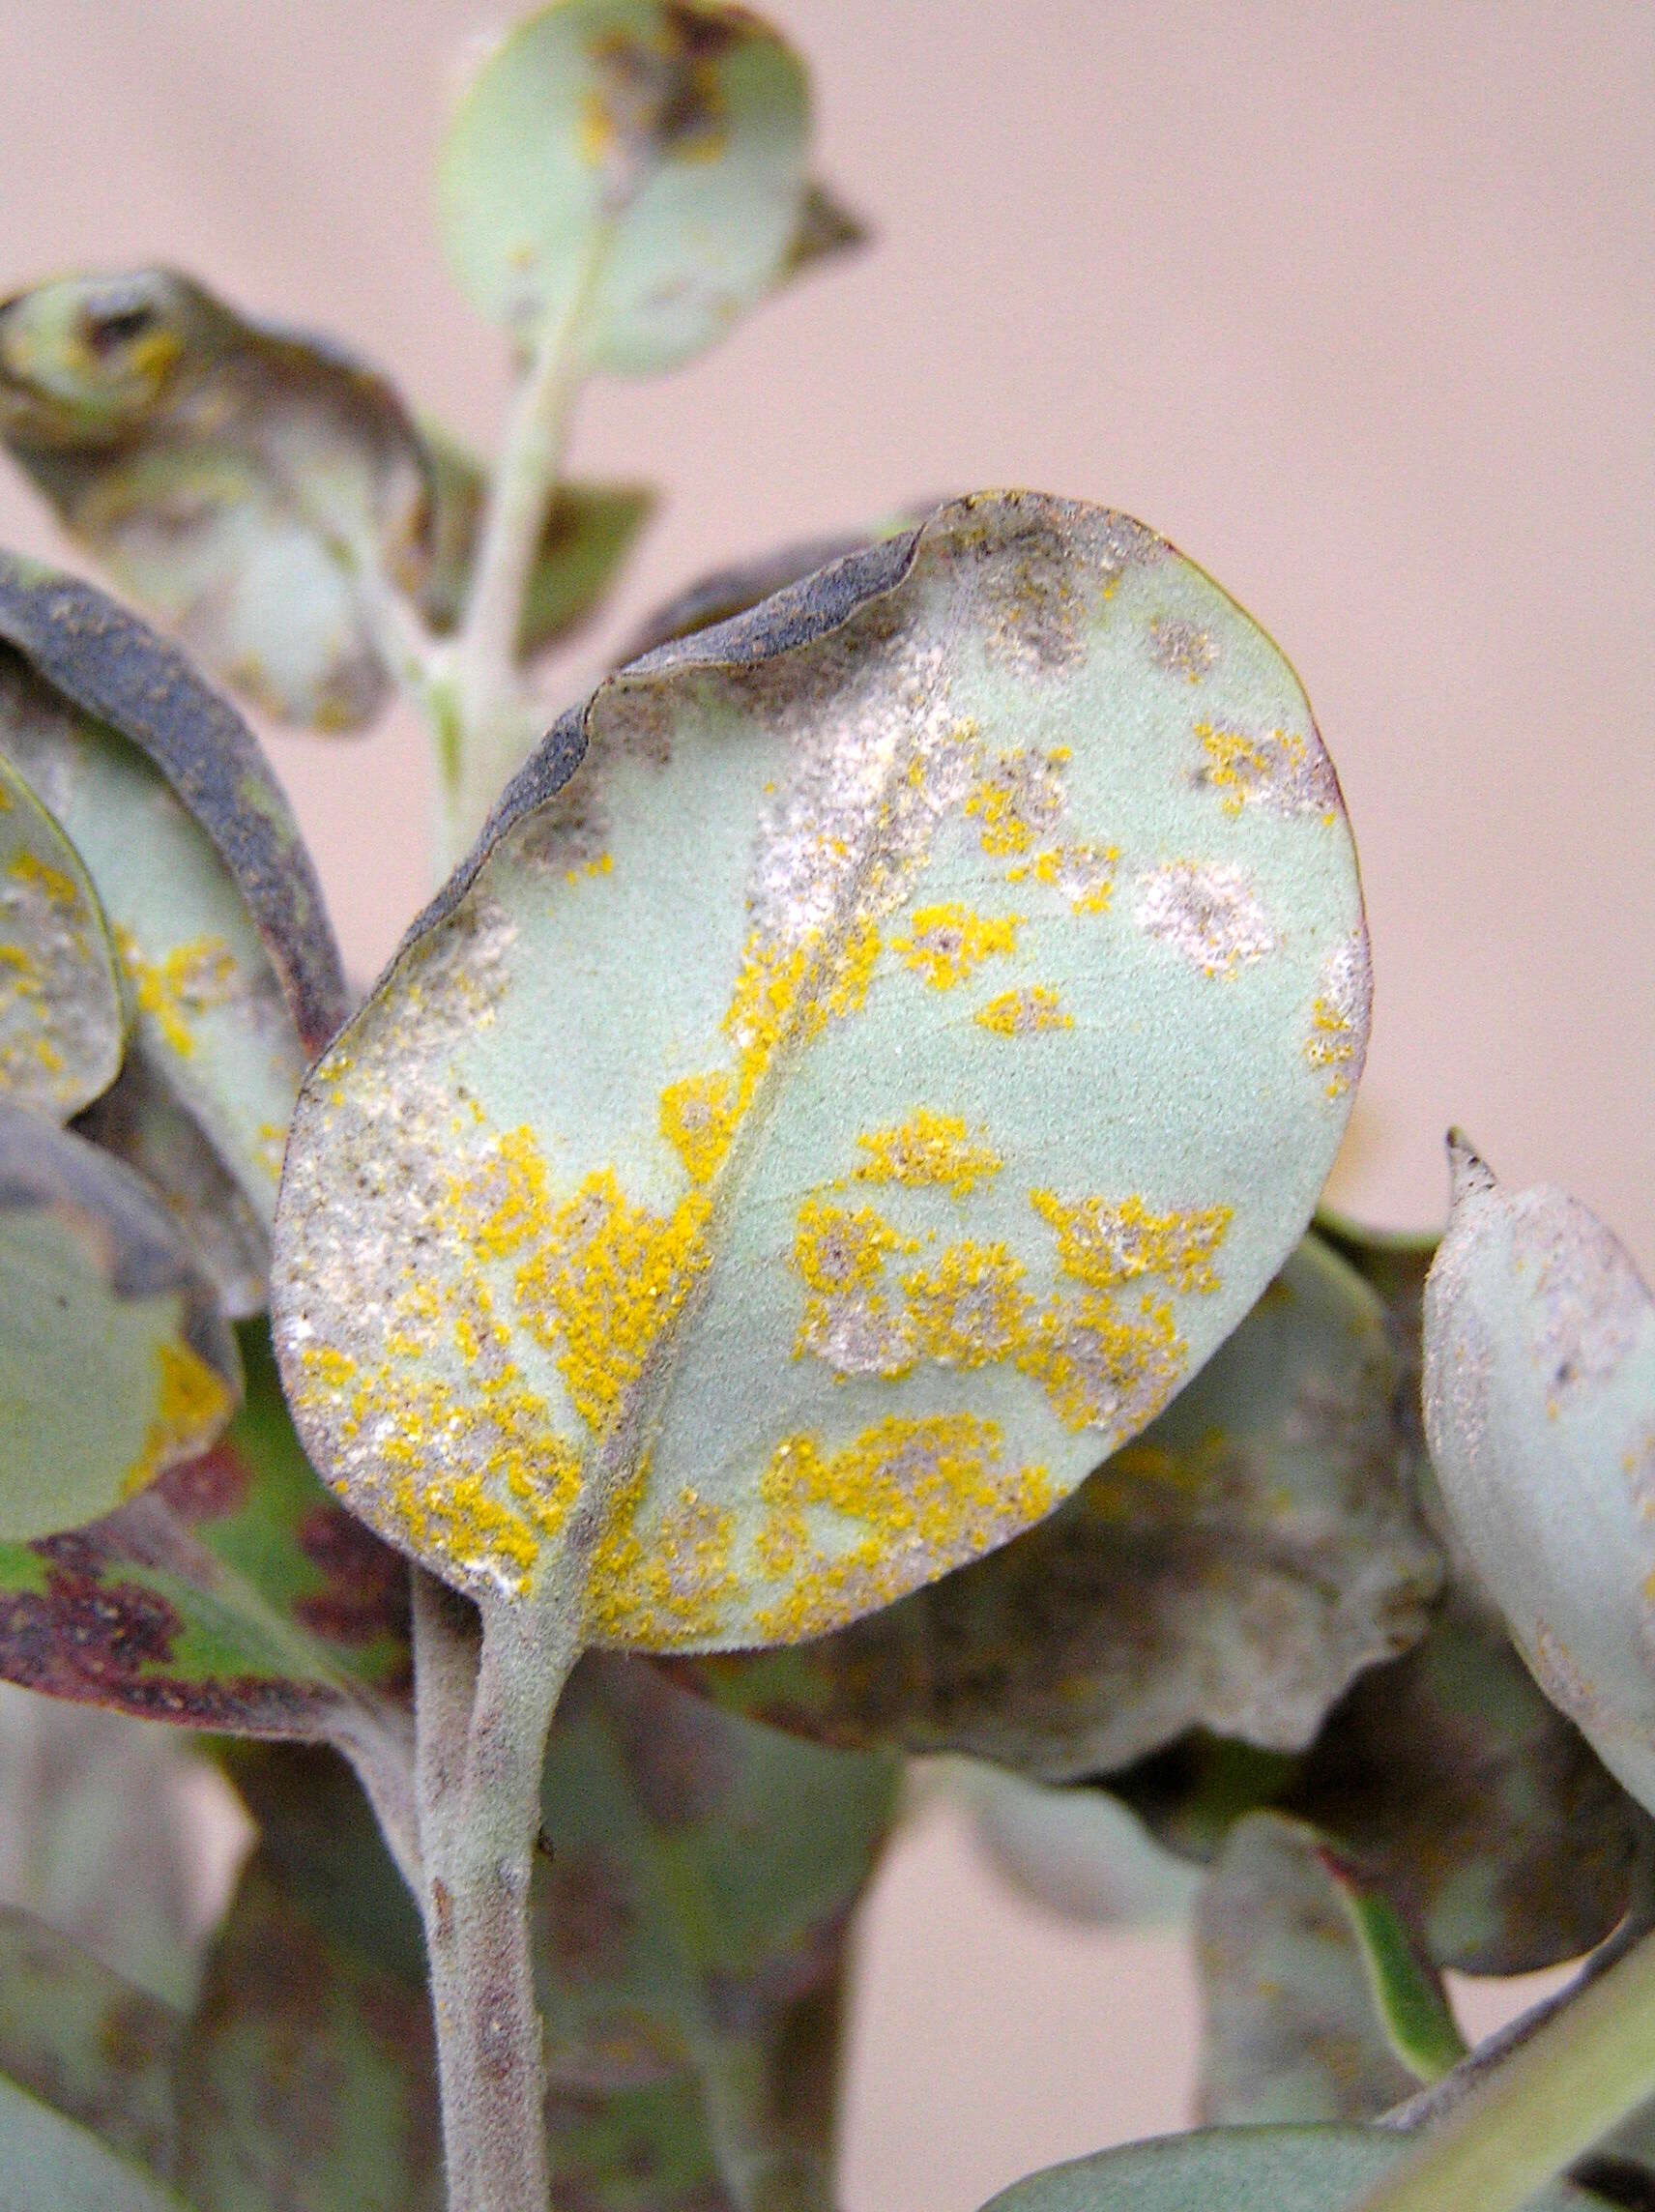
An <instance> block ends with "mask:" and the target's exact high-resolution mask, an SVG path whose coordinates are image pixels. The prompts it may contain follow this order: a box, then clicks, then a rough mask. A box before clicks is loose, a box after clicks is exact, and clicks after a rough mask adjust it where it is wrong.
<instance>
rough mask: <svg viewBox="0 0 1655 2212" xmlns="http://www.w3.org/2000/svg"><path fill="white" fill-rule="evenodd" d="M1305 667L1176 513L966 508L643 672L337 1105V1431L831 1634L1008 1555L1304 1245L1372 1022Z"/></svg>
mask: <svg viewBox="0 0 1655 2212" xmlns="http://www.w3.org/2000/svg"><path fill="white" fill-rule="evenodd" d="M1367 977H1368V955H1367V941H1366V936H1365V932H1364V929H1363V922H1362V910H1361V898H1360V893H1359V889H1358V887H1357V881H1356V869H1355V859H1354V854H1353V852H1352V850H1351V845H1350V833H1349V830H1348V829H1347V826H1346V823H1345V818H1344V812H1343V808H1342V806H1341V803H1340V798H1339V790H1338V785H1337V782H1336V781H1335V778H1334V775H1333V771H1332V767H1331V765H1330V763H1329V762H1328V759H1327V756H1326V754H1325V753H1324V752H1323V750H1322V748H1321V741H1320V739H1319V738H1318V736H1317V734H1316V730H1315V726H1314V724H1313V722H1312V720H1311V717H1310V711H1309V708H1308V707H1307V705H1306V703H1305V700H1304V696H1303V693H1302V692H1301V691H1300V689H1299V687H1298V684H1297V683H1296V681H1295V679H1294V677H1293V675H1292V670H1291V669H1290V668H1289V667H1288V666H1287V664H1286V662H1285V661H1284V660H1283V659H1282V657H1281V655H1279V654H1278V653H1277V651H1276V650H1275V648H1274V646H1272V645H1271V643H1270V642H1269V640H1268V639H1267V638H1265V637H1264V636H1263V633H1262V632H1261V631H1260V630H1259V629H1258V628H1257V627H1256V626H1254V625H1253V624H1252V623H1251V622H1250V621H1249V620H1248V619H1247V617H1246V616H1245V615H1244V614H1242V613H1241V611H1240V610H1239V609H1238V608H1237V607H1236V606H1235V605H1234V602H1233V601H1231V600H1230V599H1228V598H1227V597H1225V596H1224V594H1223V593H1222V592H1221V591H1220V590H1219V589H1218V588H1217V586H1216V585H1214V584H1213V583H1212V582H1211V581H1210V580H1209V579H1208V578H1207V577H1206V576H1205V575H1204V574H1203V573H1202V572H1201V571H1200V570H1199V569H1198V568H1194V567H1192V566H1191V564H1189V563H1188V562H1186V561H1184V560H1182V559H1181V558H1180V557H1179V556H1178V555H1177V554H1176V553H1175V552H1174V551H1173V549H1172V548H1171V547H1170V546H1168V545H1167V544H1166V543H1165V542H1164V541H1163V540H1162V539H1160V538H1156V537H1155V536H1154V535H1153V534H1152V533H1151V532H1149V531H1147V530H1146V529H1145V528H1144V527H1143V526H1142V525H1141V524H1139V523H1136V522H1133V521H1131V520H1129V519H1128V518H1127V517H1125V516H1122V515H1118V514H1114V513H1111V512H1109V511H1107V510H1105V509H1098V508H1090V507H1086V506H1082V505H1079V504H1074V503H1068V502H1063V501H1060V500H1054V499H1047V498H1043V497H1040V496H1036V495H1033V494H1003V495H993V496H985V497H983V498H980V499H975V500H966V501H962V502H960V503H958V504H956V505H954V506H952V507H949V508H945V509H943V510H941V512H940V513H939V514H938V515H937V516H936V517H935V518H934V519H933V520H932V521H931V522H930V523H928V524H927V525H926V526H925V527H924V528H923V529H921V530H918V531H915V532H909V533H907V534H905V535H904V536H902V537H901V538H893V539H891V540H890V541H888V542H887V543H885V544H882V545H879V546H876V547H874V548H871V549H870V550H869V551H867V552H865V553H863V554H859V555H857V556H854V557H852V558H851V559H850V560H848V561H846V562H843V563H841V564H839V565H838V566H837V567H834V568H828V569H827V570H824V571H823V572H822V573H820V574H819V575H817V576H815V577H814V578H811V579H809V580H807V581H806V582H804V583H802V584H800V585H798V587H796V588H795V589H794V590H792V591H791V592H784V593H782V594H780V595H779V596H778V597H775V598H772V599H770V600H769V601H767V602H766V603H765V605H764V606H762V607H760V608H758V609H757V610H755V611H754V612H753V613H752V614H751V615H749V616H746V617H742V618H740V619H739V620H737V621H735V622H733V623H730V624H728V625H725V626H722V627H720V628H716V629H713V630H711V631H706V632H703V633H700V634H699V635H697V636H696V637H693V638H690V639H688V640H685V641H683V642H682V643H681V644H679V645H675V646H671V647H667V648H665V649H663V650H662V651H661V652H660V653H658V654H656V655H652V656H650V657H648V658H646V659H644V660H642V661H639V662H637V663H635V664H633V665H632V666H631V667H630V668H628V669H625V670H623V671H622V672H620V673H619V674H617V675H615V676H613V677H611V678H609V679H608V681H607V682H606V683H604V684H602V685H601V686H600V687H599V688H598V690H597V691H596V692H595V694H594V695H593V697H592V699H591V700H590V701H589V702H588V703H587V705H586V707H585V708H584V709H582V710H579V711H577V712H575V713H572V714H571V715H569V716H567V717H566V718H565V720H564V721H563V722H562V723H561V724H560V725H559V726H558V728H557V729H556V730H555V731H554V732H553V734H552V736H551V737H550V738H549V739H548V741H547V742H546V744H545V746H544V747H543V748H542V750H541V752H540V753H539V755H537V758H536V759H535V760H534V761H533V762H532V763H531V764H530V765H529V767H528V768H527V769H526V770H525V771H523V773H522V774H521V775H520V776H519V778H518V779H517V781H516V782H515V783H514V784H513V786H512V787H511V789H510V790H509V792H508V794H507V796H506V798H505V800H503V801H502V804H501V806H500V808H499V809H498V810H497V812H496V815H495V817H494V820H493V821H492V823H491V824H490V826H489V828H488V829H487V830H486V831H485V833H484V836H483V839H482V842H481V843H480V845H479V848H478V850H477V852H476V853H475V854H474V855H473V856H472V858H471V859H470V860H469V861H468V862H467V863H466V864H465V865H464V866H463V867H462V868H461V869H460V871H459V872H458V873H457V874H456V875H455V877H454V878H453V879H452V881H451V882H450V885H449V886H448V887H447V888H446V889H445V890H444V892H443V893H442V894H441V895H440V897H439V898H438V899H437V901H436V902H435V903H434V904H433V906H432V907H431V909H430V910H429V912H428V913H427V914H426V915H425V916H424V917H422V918H421V921H420V922H419V923H418V924H417V925H416V927H415V929H414V930H413V931H412V932H411V934H410V936H409V938H408V940H407V941H406V943H405V944H404V946H403V947H402V950H401V951H400V953H399V954H398V956H397V958H396V960H395V961H394V962H393V964H392V968H391V969H390V971H389V972H388V973H387V975H386V976H385V977H384V978H383V979H382V981H381V982H380V984H379V986H378V987H377V989H376V990H375V992H374V994H373V996H372V998H371V1000H370V1002H369V1004H368V1005H367V1006H366V1007H365V1008H364V1009H363V1012H362V1013H361V1014H360V1016H359V1017H358V1018H357V1019H356V1020H355V1021H354V1022H353V1023H352V1024H351V1025H350V1026H349V1027H348V1028H347V1029H346V1030H345V1031H344V1032H343V1033H341V1035H340V1037H339V1038H338V1039H337V1040H336V1042H335V1044H334V1047H333V1048H332V1050H331V1051H330V1052H329V1053H327V1054H326V1055H325V1056H324V1057H323V1059H322V1060H321V1062H319V1063H318V1065H317V1066H316V1068H315V1069H314V1070H313V1071H312V1073H311V1075H310V1077H309V1078H308V1079H307V1082H306V1085H305V1094H304V1096H303V1098H302V1101H301V1106H300V1110H299V1114H298V1117H297V1119H296V1121H295V1128H294V1135H293V1139H292V1141H291V1144H290V1146H289V1151H288V1165H287V1170H286V1175H285V1179H284V1186H283V1198H282V1206H281V1211H280V1215H279V1217H278V1231H277V1240H276V1269H275V1282H276V1305H275V1311H276V1327H277V1336H278V1343H279V1347H280V1353H281V1358H282V1362H283V1370H284V1375H285V1379H286V1382H287V1384H288V1388H289V1392H290V1395H291V1397H292V1398H293V1400H294V1403H295V1406H296V1408H297V1418H298V1420H299V1423H300V1427H301V1431H302V1433H303V1435H304V1437H305V1442H306V1445H307V1448H308V1449H309V1451H310V1453H311V1456H312V1457H313V1459H314V1460H315V1462H316V1464H317V1466H318V1467H319V1468H320V1469H321V1470H323V1472H324V1473H325V1474H326V1475H327V1476H328V1478H329V1479H330V1480H332V1481H333V1483H334V1485H335V1486H336V1487H337V1488H338V1489H339V1490H340V1492H341V1493H342V1494H343V1495H344V1496H345V1497H346V1498H347V1499H348V1500H349V1501H350V1503H351V1504H352V1506H353V1508H354V1509H355V1510H356V1511H358V1512H359V1513H361V1514H362V1515H363V1517H364V1518H366V1519H368V1520H369V1521H370V1522H371V1523H372V1524H373V1525H374V1526H375V1527H376V1528H379V1529H380V1530H381V1531H382V1532H383V1533H385V1534H387V1535H388V1536H390V1537H391V1538H392V1541H394V1542H396V1543H398V1544H400V1545H402V1546H403V1547H404V1548H405V1549H407V1550H409V1551H410V1552H412V1553H414V1554H415V1555H416V1556H417V1557H421V1558H424V1559H426V1560H427V1561H429V1562H430V1563H431V1565H432V1566H433V1567H434V1568H435V1570H436V1571H437V1572H438V1573H440V1574H442V1575H444V1576H445V1577H447V1578H448V1579H450V1581H452V1582H453V1583H455V1584H456V1585H457V1586H460V1587H463V1588H465V1589H468V1590H471V1591H474V1592H476V1593H478V1594H479V1595H485V1594H486V1595H490V1596H494V1597H498V1598H502V1599H504V1600H507V1601H515V1600H517V1599H532V1598H533V1596H534V1592H535V1589H536V1587H537V1583H538V1582H539V1580H540V1577H541V1574H542V1570H544V1569H547V1568H550V1567H552V1566H555V1567H556V1569H557V1572H558V1574H559V1576H560V1577H562V1578H564V1582H565V1586H568V1578H570V1577H571V1576H572V1577H573V1578H574V1582H575V1584H576V1585H577V1586H578V1590H579V1595H578V1599H577V1600H576V1601H575V1602H577V1603H578V1604H579V1606H580V1608H581V1610H582V1615H583V1618H582V1621H581V1632H582V1633H583V1634H584V1635H585V1637H586V1638H587V1639H588V1640H589V1641H591V1642H595V1643H600V1644H616V1645H630V1646H636V1647H642V1648H648V1649H669V1648H680V1649H708V1648H717V1647H723V1646H729V1645H742V1644H759V1643H778V1642H780V1643H785V1642H791V1641H794V1640H797V1639H799V1638H802V1637H808V1636H812V1635H816V1634H819V1633H821V1632H822V1631H824V1630H826V1629H829V1628H833V1627H836V1626H838V1625H840V1624H842V1623H843V1622H845V1621H847V1620H849V1619H852V1618H855V1617H856V1616H857V1615H859V1614H861V1613H863V1612H866V1611H869V1610H871V1609H874V1608H878V1607H881V1606H885V1605H887V1604H889V1603H890V1602H891V1600H892V1599H894V1598H896V1597H899V1596H901V1595H902V1594H903V1593H904V1592H905V1591H906V1590H909V1589H913V1588H915V1587H916V1586H919V1585H920V1584H923V1583H926V1582H929V1581H932V1580H933V1579H935V1578H936V1577H937V1576H939V1575H941V1574H943V1573H944V1572H946V1571H947V1569H949V1568H950V1567H954V1566H958V1565H961V1564H963V1563H964V1562H965V1561H966V1560H967V1559H970V1558H973V1557H976V1556H977V1555H978V1554H980V1553H982V1552H984V1551H987V1550H989V1549H991V1548H992V1547H994V1546H996V1545H998V1544H1001V1543H1003V1542H1004V1541H1005V1539H1006V1538H1007V1537H1009V1536H1011V1535H1014V1534H1015V1533H1016V1532H1017V1531H1018V1530H1019V1529H1020V1528H1024V1527H1026V1526H1027V1525H1028V1524H1029V1523H1031V1522H1032V1521H1034V1520H1037V1519H1038V1518H1040V1517H1041V1516H1042V1515H1043V1514H1045V1513H1046V1512H1048V1511H1050V1510H1051V1508H1052V1507H1053V1506H1055V1505H1056V1504H1057V1503H1058V1502H1059V1501H1060V1499H1062V1498H1063V1497H1065V1496H1066V1495H1067V1494H1068V1493H1069V1492H1070V1491H1071V1490H1073V1489H1074V1488H1075V1486H1076V1485H1077V1484H1078V1483H1079V1482H1080V1481H1081V1479H1082V1478H1083V1476H1085V1475H1086V1474H1087V1473H1089V1471H1090V1470H1091V1469H1092V1468H1094V1467H1095V1466H1096V1465H1097V1464H1098V1462H1099V1460H1100V1459H1102V1458H1103V1457H1104V1456H1105V1455H1107V1454H1108V1453H1109V1452H1110V1451H1111V1450H1113V1449H1114V1448H1115V1447H1116V1446H1117V1445H1118V1444H1120V1443H1123V1442H1124V1441H1127V1440H1128V1439H1129V1438H1131V1437H1133V1436H1135V1435H1136V1434H1137V1433H1138V1432H1139V1431H1140V1430H1141V1429H1143V1427H1144V1426H1145V1425H1146V1423H1147V1422H1148V1421H1149V1420H1150V1419H1151V1418H1153V1416H1154V1415H1155V1414H1156V1413H1157V1412H1160V1410H1161V1409H1162V1407H1164V1406H1165V1405H1166V1404H1167V1402H1168V1401H1169V1400H1170V1399H1171V1398H1172V1397H1173V1396H1174V1395H1175V1393H1176V1391H1177V1390H1178V1389H1179V1388H1180V1387H1181V1385H1182V1384H1183V1383H1185V1382H1186V1381H1187V1380H1188V1379H1189V1378H1190V1377H1191V1376H1192V1375H1193V1374H1194V1373H1195V1372H1196V1371H1197V1369H1199V1368H1200V1366H1201V1365H1202V1364H1203V1362H1204V1361H1205V1359H1206V1358H1208V1357H1209V1356H1210V1354H1211V1353H1213V1352H1214V1351H1215V1350H1216V1349H1217V1347H1218V1346H1219V1345H1220V1344H1221V1343H1222V1342H1223V1341H1224V1339H1225V1338H1226V1337H1227V1336H1228V1335H1229V1334H1230V1332H1231V1331H1232V1330H1233V1329H1234V1327H1235V1326H1236V1324H1238V1323H1239V1321H1240V1320H1241V1319H1242V1317H1243V1315H1244V1314H1245V1313H1246V1312H1247V1310H1248V1308H1249V1307H1250V1306H1251V1305H1252V1304H1253V1302H1254V1301H1255V1300H1256V1299H1257V1298H1258V1296H1259V1295H1260V1294H1261V1292H1262V1291H1263V1288H1264V1286H1265V1284H1266V1283H1267V1282H1268V1280H1269V1279H1270V1276H1271V1275H1272V1273H1273V1272H1274V1270H1275V1269H1276V1267H1277V1266H1279V1264H1280V1262H1281V1261H1282V1259H1283V1258H1284V1257H1285V1255H1286V1254H1287V1252H1288V1251H1289V1250H1290V1249H1291V1248H1292V1244H1293V1243H1294V1242H1295V1240H1296V1238H1297V1237H1298V1236H1299V1234H1300V1232H1301V1230H1302V1229H1303V1226H1304V1223H1305V1221H1306V1220H1307V1218H1308V1216H1309V1213H1310V1209H1311V1207H1312V1205H1313V1203H1314V1200H1315V1196H1316V1193H1317V1191H1318V1190H1319V1189H1320V1187H1321V1181H1322V1179H1323V1178H1324V1176H1325V1174H1326V1172H1327V1168H1328V1165H1329V1163H1330V1161H1331V1159H1332V1156H1333V1151H1334V1150H1335V1148H1336V1146H1337V1144H1338V1141H1339V1136H1340V1132H1341V1130H1342V1128H1343V1125H1344V1121H1345V1118H1346V1114H1347V1111H1348V1107H1349V1103H1350V1083H1351V1081H1352V1079H1353V1077H1354V1075H1355V1073H1356V1071H1357V1068H1358V1066H1359V1063H1360V1057H1361V1052H1362V1047H1363V1043H1364V1040H1365V1036H1366V1031H1367V1000H1368V989H1367Z"/></svg>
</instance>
